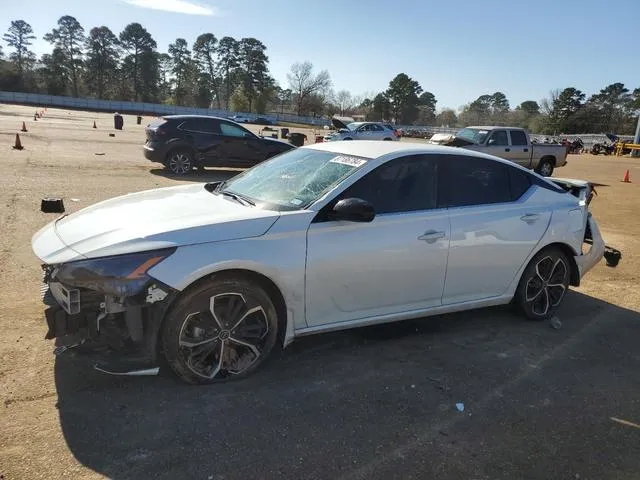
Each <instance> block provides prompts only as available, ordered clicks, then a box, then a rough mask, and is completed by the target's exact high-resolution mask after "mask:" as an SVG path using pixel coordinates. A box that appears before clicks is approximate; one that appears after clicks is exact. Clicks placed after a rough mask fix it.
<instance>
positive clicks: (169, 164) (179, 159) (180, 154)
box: [165, 148, 194, 175]
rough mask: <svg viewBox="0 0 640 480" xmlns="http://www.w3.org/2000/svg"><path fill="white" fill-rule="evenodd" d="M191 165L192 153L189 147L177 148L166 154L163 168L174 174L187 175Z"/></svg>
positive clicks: (191, 167) (191, 168)
mask: <svg viewBox="0 0 640 480" xmlns="http://www.w3.org/2000/svg"><path fill="white" fill-rule="evenodd" d="M193 167H194V164H193V153H192V152H191V151H190V150H189V149H187V148H177V149H175V150H171V151H170V152H169V153H168V154H167V159H166V161H165V168H166V169H167V170H168V171H169V172H171V173H173V174H174V175H187V174H189V173H191V171H192V170H193Z"/></svg>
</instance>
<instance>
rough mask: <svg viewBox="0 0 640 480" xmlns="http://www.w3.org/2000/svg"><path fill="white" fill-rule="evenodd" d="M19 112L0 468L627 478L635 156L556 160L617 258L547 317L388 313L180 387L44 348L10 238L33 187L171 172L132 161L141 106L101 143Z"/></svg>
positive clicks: (2, 221)
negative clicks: (235, 377) (246, 372)
mask: <svg viewBox="0 0 640 480" xmlns="http://www.w3.org/2000/svg"><path fill="white" fill-rule="evenodd" d="M35 110H36V109H35V108H33V107H21V106H9V105H0V151H2V158H1V160H0V161H1V162H2V167H3V168H2V171H3V173H2V175H0V205H2V209H1V210H0V232H2V235H0V280H1V281H2V287H1V288H0V329H1V330H0V331H1V332H2V333H1V336H0V400H1V401H2V404H0V408H1V409H2V415H1V416H0V478H3V480H10V479H11V480H13V479H32V478H34V479H37V478H47V479H49V478H63V477H70V478H104V477H107V478H116V479H124V478H127V479H128V478H132V479H140V478H167V479H175V478H194V479H235V478H243V479H246V478H279V479H280V478H291V479H301V478H304V479H316V478H318V479H324V478H330V479H336V478H345V479H346V478H362V479H365V478H366V479H371V478H381V479H392V478H456V479H457V478H461V479H462V478H464V479H514V478H518V479H527V478H536V479H538V478H544V479H551V478H553V479H578V478H579V479H632V478H633V479H636V478H638V477H639V475H640V474H639V473H638V472H640V399H639V397H638V392H639V391H640V375H639V374H638V372H640V353H639V352H640V350H639V349H638V341H639V339H640V322H639V320H640V315H639V313H638V312H640V290H639V289H638V275H639V274H638V271H639V270H640V262H639V260H638V254H639V253H640V240H639V239H640V215H639V213H640V202H639V200H640V191H639V189H638V183H637V182H640V159H630V158H616V157H602V156H601V157H594V156H590V155H580V156H577V155H576V156H570V158H569V165H568V166H567V167H565V168H562V169H558V170H557V172H556V175H557V176H563V177H572V178H584V179H589V180H591V181H594V182H597V183H599V184H601V186H600V187H598V193H599V196H598V197H596V198H595V200H594V202H593V204H592V211H593V212H594V215H595V217H596V218H597V220H598V222H599V224H600V228H601V230H602V233H603V235H604V236H605V239H606V241H607V242H608V243H609V244H610V245H612V246H614V247H616V248H619V249H620V250H622V252H623V259H622V261H621V263H620V265H619V266H618V267H617V268H615V269H614V268H608V267H607V266H606V265H605V263H604V261H603V262H602V263H601V264H600V265H599V266H597V267H596V268H595V269H594V270H593V271H592V272H591V273H590V274H589V275H588V276H587V277H586V279H585V280H584V283H583V286H582V287H580V288H578V289H574V290H573V292H572V293H571V294H570V295H569V296H568V297H567V298H566V301H565V303H564V305H563V307H562V309H561V311H560V313H559V317H560V319H561V321H562V328H561V329H559V330H555V329H553V328H551V327H550V326H549V325H548V324H540V323H529V322H526V321H524V320H522V319H520V318H519V317H517V316H515V315H513V314H512V313H511V312H510V311H509V310H508V309H503V308H497V309H487V310H479V311H475V312H471V313H464V314H455V315H446V316H441V317H434V318H429V319H423V320H418V321H407V322H402V323H399V324H395V325H385V326H380V327H372V328H363V329H357V330H352V331H348V332H341V333H334V334H327V335H321V336H317V337H310V338H304V339H301V340H299V341H296V342H295V343H294V344H293V345H292V346H291V347H290V348H288V349H287V350H286V351H285V352H284V353H283V354H282V356H281V357H279V358H277V359H274V361H273V362H271V363H270V364H269V365H268V366H267V368H265V369H264V370H262V371H260V372H258V373H257V374H256V375H254V376H253V377H251V378H249V379H247V380H245V381H243V382H235V383H234V382H232V383H228V384H225V385H218V386H213V387H188V386H184V385H181V384H180V383H178V382H177V381H176V380H174V379H173V378H172V377H170V376H160V377H146V378H145V377H137V378H136V377H133V378H126V377H124V378H123V377H110V376H106V375H102V374H99V373H97V372H94V371H93V370H91V368H90V364H89V363H88V361H87V359H85V358H83V357H81V356H76V355H73V352H70V354H68V355H65V356H62V357H59V358H57V359H55V358H54V357H53V355H52V349H53V345H52V342H50V341H45V340H44V334H45V331H46V328H45V325H44V321H43V316H42V311H43V307H42V305H41V303H40V299H39V286H40V276H41V273H40V267H39V264H38V260H37V259H36V258H35V256H34V255H33V253H32V251H31V248H30V239H31V236H32V235H33V233H34V232H35V231H36V230H37V229H39V228H40V227H41V226H43V225H44V224H45V223H47V222H48V221H50V220H51V219H52V216H51V215H46V214H43V213H41V212H40V211H39V206H40V199H41V198H42V197H43V196H49V195H57V196H62V197H64V199H65V206H66V207H67V210H68V211H73V210H77V209H80V208H83V207H85V206H88V205H90V204H92V203H94V202H97V201H99V200H102V199H105V198H108V197H113V196H116V195H120V194H124V193H127V192H133V191H139V190H144V189H148V188H154V187H160V186H169V185H175V184H177V183H180V181H178V180H176V179H174V178H171V177H170V176H167V175H166V174H165V173H164V172H163V171H162V170H161V169H160V166H159V165H156V164H151V163H149V162H148V161H147V160H145V159H144V157H143V155H142V143H143V142H144V125H145V124H146V123H148V121H149V118H148V117H147V118H145V119H144V121H143V124H142V125H136V124H135V117H133V116H126V117H125V130H124V131H122V132H116V135H115V137H109V136H108V134H109V133H113V132H114V130H113V129H112V127H113V120H112V117H111V115H109V114H95V113H89V112H81V111H65V110H55V109H48V111H47V112H45V116H44V118H42V119H40V120H38V121H37V122H34V121H33V113H34V112H35ZM94 120H95V121H96V122H97V127H98V128H97V129H93V128H91V127H92V125H93V121H94ZM22 121H26V124H27V128H28V130H29V131H28V132H27V133H20V137H21V140H22V143H23V145H24V147H25V149H24V150H22V151H16V150H12V149H11V146H12V145H13V142H14V138H15V134H16V133H19V129H20V127H21V125H22ZM256 130H257V128H256ZM294 131H301V130H300V129H294ZM307 133H308V135H309V139H311V138H313V137H312V134H313V132H312V131H308V132H307ZM627 169H629V171H630V175H631V180H632V182H634V183H630V184H627V183H622V182H621V179H622V177H623V175H624V172H625V170H627ZM235 173H236V172H234V171H228V170H209V171H207V172H206V173H204V174H194V175H193V176H192V177H190V178H189V179H187V180H181V181H182V182H189V181H210V180H215V179H221V178H228V177H229V176H231V175H233V174H235ZM456 403H463V404H464V411H462V412H461V411H459V410H458V409H457V408H456Z"/></svg>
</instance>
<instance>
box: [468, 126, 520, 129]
mask: <svg viewBox="0 0 640 480" xmlns="http://www.w3.org/2000/svg"><path fill="white" fill-rule="evenodd" d="M464 128H477V129H478V130H495V129H497V128H500V129H508V130H524V128H518V127H506V126H504V125H469V126H468V127H464Z"/></svg>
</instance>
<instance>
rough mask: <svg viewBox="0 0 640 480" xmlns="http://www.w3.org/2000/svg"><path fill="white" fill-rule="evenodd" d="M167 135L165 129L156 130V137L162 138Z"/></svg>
mask: <svg viewBox="0 0 640 480" xmlns="http://www.w3.org/2000/svg"><path fill="white" fill-rule="evenodd" d="M166 134H167V131H166V130H165V129H164V128H162V127H158V128H156V135H157V136H159V137H162V136H163V135H166Z"/></svg>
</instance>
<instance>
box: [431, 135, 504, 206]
mask: <svg viewBox="0 0 640 480" xmlns="http://www.w3.org/2000/svg"><path fill="white" fill-rule="evenodd" d="M505 135H506V132H505ZM442 164H443V165H444V166H445V167H444V168H443V170H444V171H443V172H442V174H441V175H440V182H441V183H440V192H441V195H440V199H439V201H440V202H442V205H441V206H443V207H466V206H472V205H488V204H493V203H504V202H510V201H511V198H512V194H511V184H510V180H509V171H508V168H509V167H507V166H506V165H504V164H502V163H500V162H497V161H493V160H487V159H484V158H476V157H471V156H469V157H467V156H458V155H447V156H446V157H445V158H444V160H443V162H442Z"/></svg>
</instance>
